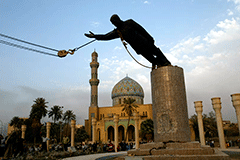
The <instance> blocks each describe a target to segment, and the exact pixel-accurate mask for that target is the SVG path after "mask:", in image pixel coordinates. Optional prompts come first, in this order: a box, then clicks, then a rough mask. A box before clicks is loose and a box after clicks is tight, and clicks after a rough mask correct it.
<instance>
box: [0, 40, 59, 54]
mask: <svg viewBox="0 0 240 160" xmlns="http://www.w3.org/2000/svg"><path fill="white" fill-rule="evenodd" d="M0 43H2V44H5V45H9V46H13V47H17V48H21V49H26V50H29V51H34V52H38V53H41V54H46V55H50V56H55V57H58V55H55V54H51V53H47V52H43V51H39V50H36V49H32V48H28V47H24V46H21V45H17V44H14V43H10V42H7V41H3V40H0Z"/></svg>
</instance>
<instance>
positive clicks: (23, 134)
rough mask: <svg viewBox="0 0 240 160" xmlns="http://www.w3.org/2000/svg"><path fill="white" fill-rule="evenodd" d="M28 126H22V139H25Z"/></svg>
mask: <svg viewBox="0 0 240 160" xmlns="http://www.w3.org/2000/svg"><path fill="white" fill-rule="evenodd" d="M26 129H27V126H26V125H22V139H25V132H26Z"/></svg>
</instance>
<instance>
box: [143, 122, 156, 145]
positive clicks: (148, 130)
mask: <svg viewBox="0 0 240 160" xmlns="http://www.w3.org/2000/svg"><path fill="white" fill-rule="evenodd" d="M140 135H141V137H142V138H146V139H147V141H148V140H150V139H153V135H154V128H153V120H151V119H146V120H145V121H143V122H142V123H141V129H140Z"/></svg>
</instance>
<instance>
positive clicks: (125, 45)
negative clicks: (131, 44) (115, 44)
mask: <svg viewBox="0 0 240 160" xmlns="http://www.w3.org/2000/svg"><path fill="white" fill-rule="evenodd" d="M122 43H123V45H124V47H125V49H126V50H127V52H128V53H129V55H130V56H131V57H132V58H133V59H134V60H135V62H137V63H138V64H140V65H141V66H143V67H145V68H150V69H152V67H149V66H145V65H144V64H142V63H140V62H139V61H138V60H136V59H135V58H134V57H133V55H132V54H131V53H130V51H129V50H128V49H127V44H126V43H124V42H122Z"/></svg>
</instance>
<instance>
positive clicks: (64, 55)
mask: <svg viewBox="0 0 240 160" xmlns="http://www.w3.org/2000/svg"><path fill="white" fill-rule="evenodd" d="M94 41H96V39H94V40H92V41H90V42H87V43H85V44H83V45H81V46H79V47H77V48H74V49H69V50H68V51H66V50H60V51H58V57H61V58H63V57H66V56H67V54H68V53H69V54H71V55H73V54H74V52H75V51H77V50H79V49H80V48H82V47H84V46H86V45H89V44H90V43H92V42H94Z"/></svg>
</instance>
